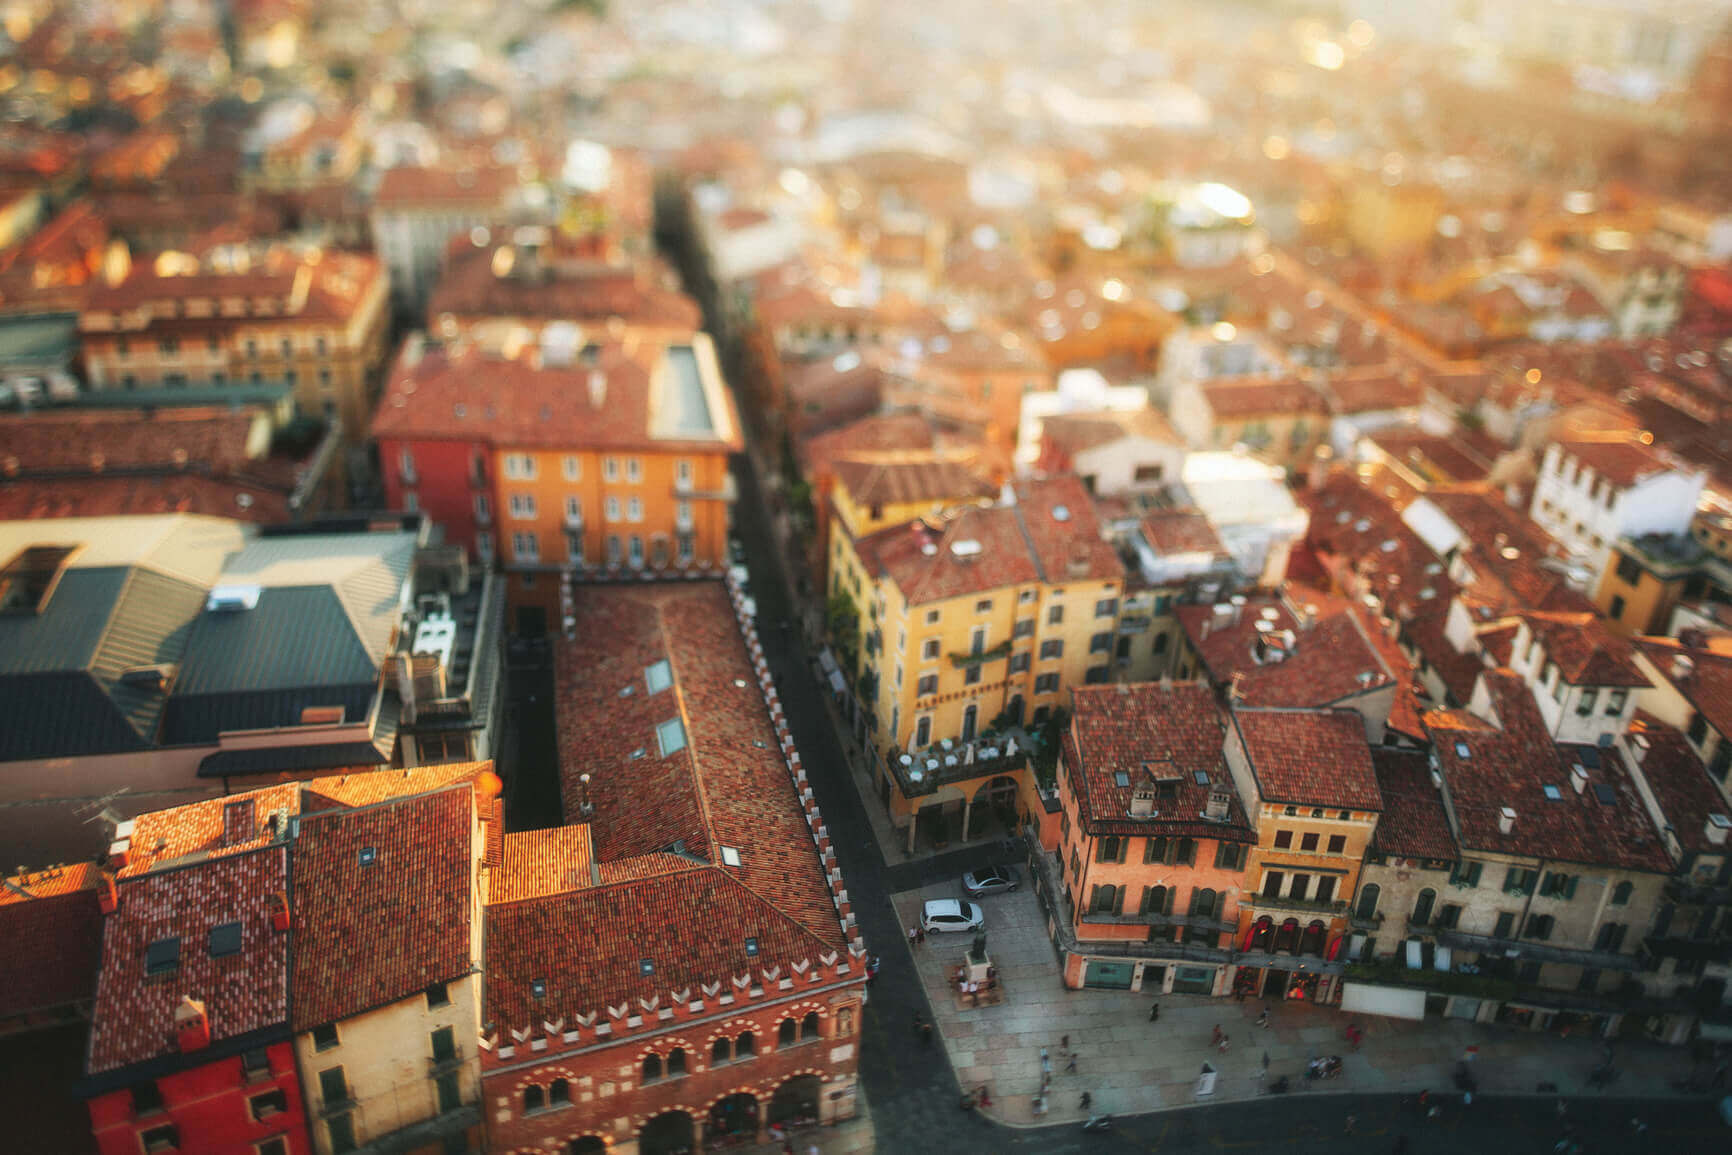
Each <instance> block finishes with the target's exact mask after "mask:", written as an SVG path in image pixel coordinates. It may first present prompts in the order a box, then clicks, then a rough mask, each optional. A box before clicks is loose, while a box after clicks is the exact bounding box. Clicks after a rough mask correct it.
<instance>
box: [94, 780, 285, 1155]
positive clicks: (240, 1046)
mask: <svg viewBox="0 0 1732 1155" xmlns="http://www.w3.org/2000/svg"><path fill="white" fill-rule="evenodd" d="M294 790H295V788H294V787H293V786H289V787H286V788H285V787H278V788H273V789H268V790H260V791H254V792H253V793H251V794H246V795H241V796H239V797H237V798H217V799H211V800H210V801H208V802H199V803H194V804H193V805H190V806H182V807H177V808H175V809H173V810H165V811H157V812H155V813H152V814H147V815H143V816H141V817H140V818H138V819H136V820H135V821H134V822H126V823H121V824H120V826H119V827H118V828H117V830H116V838H115V842H114V845H113V847H111V850H110V866H111V867H112V868H114V869H115V870H116V872H117V875H118V883H117V884H116V885H115V887H114V889H113V890H112V891H110V890H109V889H108V888H107V887H106V886H105V887H104V888H103V890H102V891H101V892H100V896H99V897H100V900H101V903H102V906H103V910H104V913H105V925H104V927H103V938H102V965H101V970H100V972H99V975H98V979H97V988H96V1004H95V1010H94V1013H93V1014H92V1019H91V1031H90V1051H89V1058H88V1061H87V1065H86V1075H87V1077H86V1079H85V1082H84V1085H83V1087H82V1088H81V1091H82V1094H83V1096H84V1098H85V1099H86V1100H87V1103H88V1106H89V1109H90V1120H91V1129H92V1131H93V1132H94V1134H95V1136H96V1141H97V1146H98V1148H99V1150H101V1151H102V1152H103V1155H150V1153H151V1152H156V1151H164V1152H166V1151H173V1152H176V1153H178V1155H203V1153H209V1155H233V1153H235V1152H243V1153H247V1155H303V1153H306V1152H308V1151H309V1150H310V1149H309V1147H308V1144H307V1129H306V1121H305V1111H304V1109H303V1106H302V1101H301V1088H300V1083H299V1080H298V1077H297V1075H296V1073H295V1059H294V1053H293V1049H292V1047H291V1045H290V1028H289V982H288V977H289V954H290V950H289V935H290V928H289V910H288V900H287V894H288V889H289V870H288V848H287V845H286V838H287V834H288V829H289V823H288V821H287V820H286V819H287V816H288V815H289V814H290V813H292V812H293V797H292V796H293V792H294ZM134 844H136V845H137V846H138V847H139V848H140V849H139V851H138V852H137V853H136V854H135V853H134V852H133V851H132V846H133V845H134Z"/></svg>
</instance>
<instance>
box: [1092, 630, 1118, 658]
mask: <svg viewBox="0 0 1732 1155" xmlns="http://www.w3.org/2000/svg"><path fill="white" fill-rule="evenodd" d="M1112 652H1113V636H1112V634H1110V633H1107V634H1095V635H1093V636H1092V637H1090V638H1089V653H1091V654H1110V653H1112Z"/></svg>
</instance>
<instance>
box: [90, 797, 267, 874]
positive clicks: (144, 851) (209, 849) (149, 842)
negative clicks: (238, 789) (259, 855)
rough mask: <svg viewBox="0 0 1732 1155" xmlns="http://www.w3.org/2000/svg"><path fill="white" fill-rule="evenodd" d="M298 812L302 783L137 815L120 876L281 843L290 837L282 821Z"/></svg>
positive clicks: (163, 868) (226, 855)
mask: <svg viewBox="0 0 1732 1155" xmlns="http://www.w3.org/2000/svg"><path fill="white" fill-rule="evenodd" d="M231 807H233V809H230V808H231ZM300 808H301V788H300V785H299V784H298V783H294V782H286V783H283V784H282V785H279V786H266V787H264V788H263V789H261V790H249V791H247V792H246V793H244V794H231V795H228V796H226V797H223V798H208V799H205V800H204V801H201V802H191V803H188V804H187V805H185V806H175V807H171V808H170V809H167V810H152V811H150V812H149V813H146V814H140V815H139V816H138V817H137V818H135V819H133V828H132V846H131V849H130V851H129V852H128V854H129V857H128V860H127V864H126V865H125V866H124V867H122V868H121V870H120V871H119V875H120V877H121V878H122V879H128V878H133V877H135V876H137V875H141V874H145V873H147V872H150V871H157V870H166V869H169V868H171V867H175V866H182V865H185V864H187V863H189V862H199V861H203V860H206V859H213V858H223V857H229V856H232V855H236V854H243V853H245V852H247V851H249V850H257V849H258V848H260V847H262V846H269V845H270V844H271V843H273V842H280V841H282V840H283V839H284V838H285V837H286V836H287V833H288V831H287V824H286V820H287V819H288V818H290V817H292V816H294V815H296V814H298V813H300ZM273 818H274V819H275V822H274V824H273V821H272V820H273Z"/></svg>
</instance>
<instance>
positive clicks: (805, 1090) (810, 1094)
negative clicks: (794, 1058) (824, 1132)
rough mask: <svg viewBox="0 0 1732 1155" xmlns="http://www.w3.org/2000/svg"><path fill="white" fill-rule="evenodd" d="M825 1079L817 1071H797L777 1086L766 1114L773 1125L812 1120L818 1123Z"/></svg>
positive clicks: (771, 1094)
mask: <svg viewBox="0 0 1732 1155" xmlns="http://www.w3.org/2000/svg"><path fill="white" fill-rule="evenodd" d="M823 1093H824V1077H823V1075H822V1074H820V1073H819V1072H817V1071H813V1070H803V1071H796V1072H794V1073H793V1074H791V1075H789V1076H788V1077H787V1078H786V1079H783V1080H782V1081H781V1082H780V1083H778V1084H777V1085H776V1089H775V1090H774V1091H772V1092H771V1093H770V1103H769V1107H768V1109H767V1110H766V1112H765V1115H766V1117H767V1118H768V1120H769V1121H770V1122H771V1123H789V1122H795V1121H801V1120H806V1119H810V1120H811V1121H812V1122H814V1123H815V1122H817V1121H818V1104H819V1102H820V1101H821V1100H822V1098H823Z"/></svg>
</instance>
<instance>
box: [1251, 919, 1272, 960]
mask: <svg viewBox="0 0 1732 1155" xmlns="http://www.w3.org/2000/svg"><path fill="white" fill-rule="evenodd" d="M1274 938H1275V920H1274V919H1272V918H1270V917H1269V916H1268V915H1264V916H1263V917H1262V918H1260V919H1258V920H1257V925H1255V926H1253V927H1252V928H1251V948H1252V949H1254V950H1260V951H1269V950H1272V949H1274V948H1273V942H1274Z"/></svg>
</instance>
